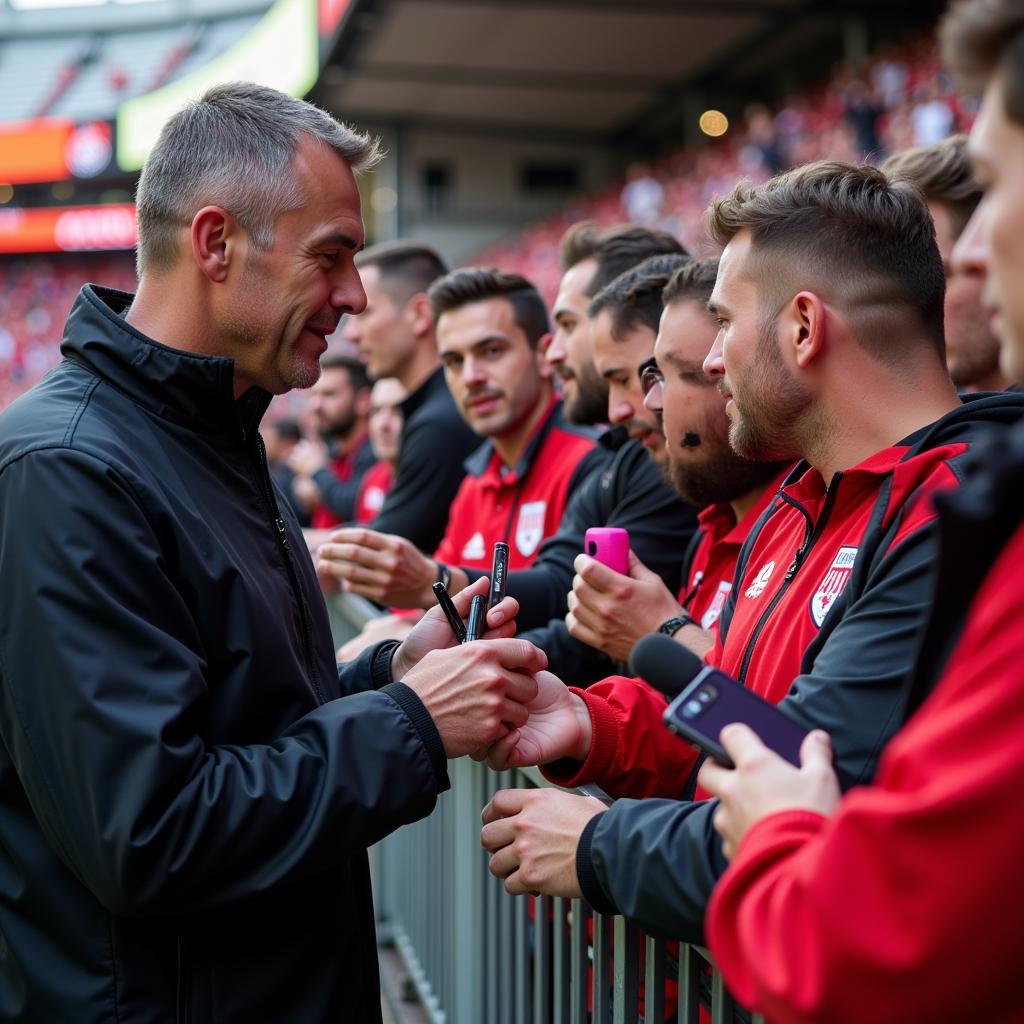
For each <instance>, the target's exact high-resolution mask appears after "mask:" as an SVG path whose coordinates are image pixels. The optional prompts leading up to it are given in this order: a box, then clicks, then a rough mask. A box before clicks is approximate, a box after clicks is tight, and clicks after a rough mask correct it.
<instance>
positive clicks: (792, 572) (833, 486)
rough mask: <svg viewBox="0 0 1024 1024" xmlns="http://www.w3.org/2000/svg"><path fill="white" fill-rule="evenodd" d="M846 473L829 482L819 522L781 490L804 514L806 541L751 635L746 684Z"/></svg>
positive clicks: (743, 670) (743, 672)
mask: <svg viewBox="0 0 1024 1024" xmlns="http://www.w3.org/2000/svg"><path fill="white" fill-rule="evenodd" d="M842 476H843V474H842V473H841V472H840V473H836V474H835V476H834V477H832V482H831V483H830V484H829V487H828V492H827V494H826V495H825V502H824V504H823V505H822V507H821V515H820V516H818V522H817V523H812V522H811V517H810V515H809V514H808V512H807V509H805V508H804V507H803V505H801V504H800V503H799V502H797V501H794V500H793V499H792V498H790V497H789V496H788V495H786V494H784V493H781V492H780V494H779V497H780V498H781V499H782V500H783V501H785V502H786V503H787V504H789V505H792V506H793V508H795V509H797V510H798V511H799V512H800V514H801V515H802V516H803V517H804V540H803V543H802V544H801V545H800V547H799V548H798V549H797V552H796V554H795V555H794V556H793V561H792V562H790V564H789V568H788V569H787V570H786V575H785V577H783V580H782V586H781V587H779V589H778V591H777V592H776V594H775V596H774V597H773V598H772V599H771V602H770V603H769V605H768V607H767V608H765V610H764V611H763V612H762V613H761V617H760V618H759V619H758V620H757V625H756V626H755V627H754V632H753V633H751V634H750V639H749V640H748V641H747V646H746V648H745V650H744V651H743V660H742V661H741V662H740V671H739V675H738V676H737V681H738V682H741V683H746V678H747V669H748V668H749V667H750V660H751V658H753V656H754V650H755V649H756V647H757V641H758V638H759V637H760V635H761V632H762V630H763V629H764V627H765V625H766V624H767V623H768V620H769V619H770V618H771V616H772V612H774V611H775V609H776V608H777V607H778V604H779V602H780V601H781V600H782V598H783V597H784V596H785V594H786V591H787V590H788V589H789V585H790V583H792V582H793V577H794V576H796V574H797V572H798V571H799V570H800V566H801V565H803V562H804V559H805V558H806V557H807V552H808V551H810V550H811V548H812V547H814V545H815V544H816V543H817V541H818V539H819V538H820V537H821V534H822V532H823V531H824V529H825V524H826V523H827V522H828V519H829V516H830V515H831V512H832V506H833V505H834V504H835V503H836V495H837V494H838V493H839V481H840V480H841V479H842Z"/></svg>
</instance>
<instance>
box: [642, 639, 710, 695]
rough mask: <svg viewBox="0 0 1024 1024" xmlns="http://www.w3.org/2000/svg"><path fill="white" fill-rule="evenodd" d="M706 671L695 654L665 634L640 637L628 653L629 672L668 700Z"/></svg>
mask: <svg viewBox="0 0 1024 1024" xmlns="http://www.w3.org/2000/svg"><path fill="white" fill-rule="evenodd" d="M706 667H707V666H706V665H705V664H704V662H703V661H701V659H700V658H698V657H697V655H696V654H694V653H693V651H691V650H688V649H687V648H685V647H681V646H680V645H679V644H677V643H676V642H675V640H673V639H672V638H671V637H668V636H666V635H665V634H664V633H648V634H647V635H646V636H642V637H640V639H639V640H637V642H636V643H635V644H634V645H633V650H632V651H630V653H629V671H630V672H632V673H633V675H635V676H639V677H640V678H641V679H643V680H644V681H645V682H647V683H650V684H651V686H653V687H654V688H655V689H656V690H659V691H660V692H661V693H663V694H665V696H666V697H669V698H672V697H675V696H676V694H678V693H680V692H681V691H682V690H683V689H684V688H685V687H687V686H689V685H690V683H691V682H692V681H693V680H694V679H695V678H696V676H697V673H698V672H701V671H702V670H703V669H705V668H706Z"/></svg>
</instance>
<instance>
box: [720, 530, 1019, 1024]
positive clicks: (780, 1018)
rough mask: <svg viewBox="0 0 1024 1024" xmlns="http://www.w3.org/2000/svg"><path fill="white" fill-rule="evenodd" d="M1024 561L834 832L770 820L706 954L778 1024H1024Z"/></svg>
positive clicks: (729, 887)
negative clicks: (1022, 573)
mask: <svg viewBox="0 0 1024 1024" xmlns="http://www.w3.org/2000/svg"><path fill="white" fill-rule="evenodd" d="M1018 547H1024V545H1018ZM1011 554H1014V555H1015V557H1014V558H1012V559H1009V560H1008V561H1007V562H1006V563H1005V569H1004V572H1003V573H1002V574H1001V577H1002V578H993V577H997V576H999V575H1000V574H997V573H993V574H992V575H991V576H990V585H986V587H985V588H983V589H982V591H981V592H980V593H979V597H978V600H977V601H976V603H975V605H974V611H973V612H972V616H971V619H970V620H969V623H968V626H967V629H966V630H965V632H964V635H963V638H962V640H961V643H960V645H959V647H958V648H957V653H956V654H955V655H954V657H953V658H952V660H951V661H950V664H949V666H948V668H947V670H946V672H945V674H944V677H943V679H942V680H941V681H940V682H939V684H938V687H937V688H936V690H935V692H934V693H933V694H932V696H931V697H930V698H929V700H928V701H927V702H926V703H925V705H924V706H923V707H922V709H921V711H920V712H919V713H918V714H917V715H916V716H915V717H914V718H913V719H912V720H911V722H910V724H909V725H908V726H907V727H906V728H905V729H904V730H903V732H902V733H900V734H899V735H898V736H897V737H896V738H895V739H894V740H893V741H892V743H891V744H890V747H889V749H888V750H887V751H886V754H885V756H884V758H883V761H882V765H881V768H880V772H879V776H878V778H877V780H876V783H875V785H874V786H872V787H865V788H859V789H855V790H853V791H852V792H851V793H849V794H848V795H847V796H846V797H845V798H844V800H843V802H842V804H841V805H840V808H839V810H838V812H837V813H836V815H835V816H834V817H833V818H831V819H829V820H827V821H824V820H822V819H810V818H808V817H807V816H806V815H799V814H797V815H794V814H793V813H791V812H786V813H783V814H778V815H773V816H772V817H769V818H766V819H764V820H763V821H762V822H760V823H758V825H757V826H756V827H755V828H754V829H752V830H751V831H750V832H749V833H748V835H747V837H746V838H745V839H744V841H743V843H742V844H741V846H740V850H739V853H738V855H737V857H736V860H735V861H734V862H733V864H732V865H731V866H730V867H729V869H728V870H727V872H726V873H725V875H723V877H722V879H721V881H720V883H719V885H718V887H717V888H716V890H715V892H714V895H713V897H712V899H711V903H710V906H709V910H708V916H707V920H706V928H707V934H708V941H709V945H710V946H711V949H712V951H713V953H714V954H715V957H716V959H717V961H718V964H719V966H720V967H721V969H722V971H723V974H724V975H725V979H726V982H727V984H728V985H729V987H730V988H731V990H732V991H733V993H734V994H735V995H736V997H737V998H738V999H739V1000H740V1001H741V1002H743V1003H744V1004H745V1005H747V1006H749V1007H750V1008H751V1009H754V1010H756V1011H758V1012H761V1013H764V1014H765V1015H766V1016H767V1017H768V1018H769V1019H770V1020H772V1021H773V1022H774V1024H787V1022H809V1021H828V1022H829V1024H844V1022H846V1021H850V1022H852V1021H863V1020H871V1021H872V1022H886V1021H894V1022H895V1021H907V1020H938V1019H941V1020H977V1021H981V1020H984V1021H995V1020H1007V1021H1009V1020H1020V1019H1024V990H1022V988H1021V985H1020V921H1021V918H1022V917H1024V891H1022V890H1021V887H1020V885H1019V880H1020V865H1021V863H1024V828H1022V827H1021V823H1020V798H1021V793H1022V792H1024V745H1022V744H1021V742H1020V737H1021V735H1022V734H1024V669H1022V667H1021V666H1022V659H1021V654H1022V653H1024V652H1022V641H1021V632H1020V618H1019V616H1020V611H1019V609H1020V592H1021V586H1020V582H1019V568H1018V567H1019V558H1020V556H1021V555H1022V554H1024V551H1018V552H1015V553H1013V552H1011Z"/></svg>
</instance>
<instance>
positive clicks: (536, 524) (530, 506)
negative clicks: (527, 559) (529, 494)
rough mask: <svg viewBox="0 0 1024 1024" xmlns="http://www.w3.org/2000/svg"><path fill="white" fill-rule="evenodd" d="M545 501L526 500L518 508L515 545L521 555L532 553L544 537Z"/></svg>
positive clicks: (546, 507)
mask: <svg viewBox="0 0 1024 1024" xmlns="http://www.w3.org/2000/svg"><path fill="white" fill-rule="evenodd" d="M547 509H548V503H547V502H546V501H528V502H526V503H525V504H524V505H522V506H521V507H520V509H519V518H518V519H517V520H516V547H517V548H518V549H519V553H520V554H521V555H526V556H529V555H532V554H533V553H534V551H536V550H537V546H538V545H539V544H540V542H541V541H542V540H543V539H544V513H545V512H546V511H547Z"/></svg>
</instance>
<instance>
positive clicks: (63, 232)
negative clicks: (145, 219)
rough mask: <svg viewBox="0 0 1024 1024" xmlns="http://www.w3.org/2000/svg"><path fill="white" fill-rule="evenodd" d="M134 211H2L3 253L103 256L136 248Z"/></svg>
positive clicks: (124, 207) (115, 207) (125, 206)
mask: <svg viewBox="0 0 1024 1024" xmlns="http://www.w3.org/2000/svg"><path fill="white" fill-rule="evenodd" d="M135 238H136V230H135V207H134V206H133V205H132V204H131V203H119V204H111V205H109V206H61V207H41V208H34V209H13V210H12V209H3V208H0V253H15V252H17V253H22V252H102V251H105V250H110V249H131V248H132V247H133V246H134V245H135Z"/></svg>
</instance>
